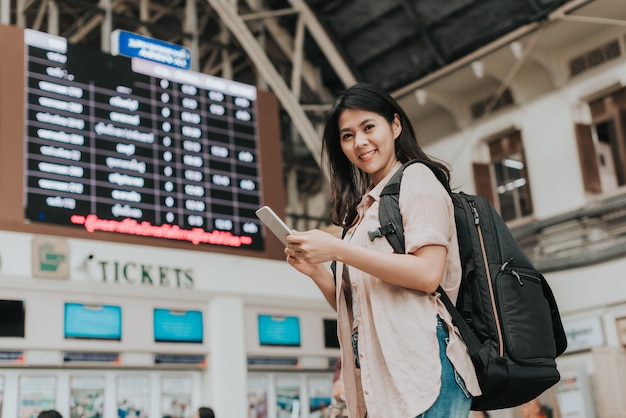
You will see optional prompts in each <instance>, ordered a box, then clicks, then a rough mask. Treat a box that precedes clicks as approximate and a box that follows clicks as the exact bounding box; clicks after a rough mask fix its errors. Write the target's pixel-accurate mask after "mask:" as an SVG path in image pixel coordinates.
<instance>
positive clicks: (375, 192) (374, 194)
mask: <svg viewBox="0 0 626 418" xmlns="http://www.w3.org/2000/svg"><path fill="white" fill-rule="evenodd" d="M400 167H402V163H401V162H400V161H396V164H395V165H394V166H393V168H392V169H391V170H389V173H387V175H386V176H385V177H384V178H383V179H382V180H381V181H380V182H378V184H377V185H376V186H374V187H373V188H372V189H371V190H370V191H369V192H368V193H367V195H366V196H370V197H371V198H372V199H374V200H379V199H380V194H381V193H382V192H383V189H384V188H385V186H386V185H387V183H389V180H391V176H393V175H394V174H395V173H396V171H398V169H399V168H400Z"/></svg>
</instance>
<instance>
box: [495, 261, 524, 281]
mask: <svg viewBox="0 0 626 418" xmlns="http://www.w3.org/2000/svg"><path fill="white" fill-rule="evenodd" d="M511 261H513V259H510V260H507V261H505V262H504V264H502V266H501V267H500V271H501V272H507V273H510V274H511V275H513V276H515V278H516V279H517V282H518V283H519V285H520V286H524V282H522V278H521V277H520V275H519V274H517V272H516V271H515V270H513V269H512V268H511V267H508V265H509V262H511Z"/></svg>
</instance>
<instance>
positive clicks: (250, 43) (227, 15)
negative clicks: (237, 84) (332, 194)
mask: <svg viewBox="0 0 626 418" xmlns="http://www.w3.org/2000/svg"><path fill="white" fill-rule="evenodd" d="M207 1H208V2H209V4H210V5H211V7H212V8H213V9H214V10H215V11H216V12H217V14H218V15H219V16H220V19H221V20H222V22H224V24H226V26H227V27H228V29H229V30H230V32H231V34H232V35H233V36H234V37H236V38H237V40H238V41H239V43H240V44H241V46H242V47H243V49H244V50H245V51H246V53H247V54H248V56H249V58H250V60H251V61H252V62H253V63H254V65H255V67H256V69H257V71H259V73H260V74H261V75H262V76H263V78H264V79H265V80H266V81H267V84H268V85H269V86H270V88H271V89H272V91H273V92H274V94H275V95H276V97H277V98H278V100H279V101H280V102H281V104H282V106H283V109H284V110H285V111H286V112H287V113H288V114H289V116H290V117H291V121H292V123H293V124H294V126H295V128H296V129H297V130H298V132H299V133H300V136H301V137H302V140H303V141H304V143H305V144H306V146H307V147H308V148H309V150H310V151H311V154H312V156H313V157H314V158H315V161H316V162H317V164H318V165H320V163H321V150H322V142H321V139H320V138H319V136H318V134H317V132H316V131H315V129H314V127H313V124H312V123H311V121H310V120H309V119H308V118H307V116H306V114H305V113H304V111H303V110H302V108H301V107H300V103H299V101H298V100H297V98H296V97H295V95H294V94H293V93H292V92H291V91H290V90H289V87H288V86H287V84H286V83H285V81H284V80H283V78H282V77H281V75H280V74H279V73H278V71H277V70H276V68H275V67H274V66H273V64H272V62H271V61H270V59H269V58H268V57H267V55H266V54H265V52H264V50H263V48H262V47H261V45H259V43H258V41H257V40H256V39H255V37H254V35H253V34H252V33H251V31H250V29H248V27H247V26H246V24H245V22H244V21H243V19H242V18H241V16H239V15H237V13H236V11H235V10H233V7H231V6H232V4H227V0H207Z"/></svg>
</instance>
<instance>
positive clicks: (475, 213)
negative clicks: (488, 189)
mask: <svg viewBox="0 0 626 418" xmlns="http://www.w3.org/2000/svg"><path fill="white" fill-rule="evenodd" d="M469 205H470V208H471V210H472V215H473V216H474V225H476V229H477V230H478V239H479V240H480V249H481V253H482V255H483V263H484V264H485V272H486V273H487V281H488V282H489V297H490V299H491V309H493V316H494V318H495V320H496V330H497V331H498V354H499V355H500V357H504V338H503V337H502V327H501V326H500V318H499V316H498V310H497V307H496V298H495V296H494V294H493V282H492V281H491V272H490V271H489V261H488V260H487V252H486V251H485V242H484V240H483V232H482V229H481V228H480V217H479V216H478V209H476V203H475V202H474V201H469Z"/></svg>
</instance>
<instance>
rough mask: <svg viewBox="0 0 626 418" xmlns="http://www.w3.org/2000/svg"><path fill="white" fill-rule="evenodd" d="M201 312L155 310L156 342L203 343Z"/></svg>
mask: <svg viewBox="0 0 626 418" xmlns="http://www.w3.org/2000/svg"><path fill="white" fill-rule="evenodd" d="M203 331H204V326H203V321H202V312H201V311H178V310H171V309H163V308H155V309H154V341H156V342H181V343H201V342H202V340H203V336H204V332H203Z"/></svg>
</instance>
